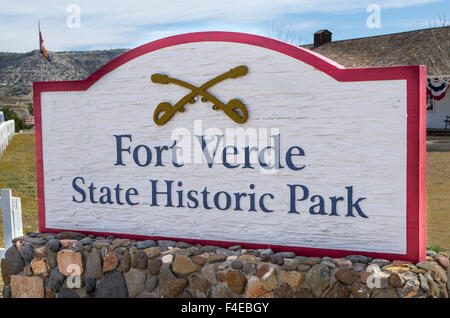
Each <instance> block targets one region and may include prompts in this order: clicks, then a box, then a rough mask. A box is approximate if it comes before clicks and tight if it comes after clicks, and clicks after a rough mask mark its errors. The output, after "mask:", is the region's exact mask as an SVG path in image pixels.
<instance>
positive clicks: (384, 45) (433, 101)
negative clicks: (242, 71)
mask: <svg viewBox="0 0 450 318" xmlns="http://www.w3.org/2000/svg"><path fill="white" fill-rule="evenodd" d="M303 47H304V48H307V49H310V50H312V51H314V52H317V53H319V54H321V55H323V56H326V57H328V58H330V59H332V60H334V61H336V62H337V63H339V64H341V65H342V66H344V67H346V68H362V67H380V66H398V65H426V66H427V88H428V89H427V128H428V130H429V131H432V130H442V129H448V130H450V121H449V120H450V93H448V94H446V93H447V88H448V87H449V86H450V27H449V26H447V27H438V28H428V29H423V30H416V31H409V32H402V33H395V34H387V35H380V36H372V37H366V38H358V39H351V40H343V41H332V33H331V32H330V31H328V30H320V31H317V32H316V33H315V34H314V43H313V44H309V45H304V46H303ZM447 116H448V117H447Z"/></svg>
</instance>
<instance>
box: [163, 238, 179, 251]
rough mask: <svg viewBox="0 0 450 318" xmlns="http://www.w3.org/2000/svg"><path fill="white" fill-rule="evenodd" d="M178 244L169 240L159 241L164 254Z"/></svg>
mask: <svg viewBox="0 0 450 318" xmlns="http://www.w3.org/2000/svg"><path fill="white" fill-rule="evenodd" d="M176 244H177V243H176V242H174V241H169V240H159V241H158V245H159V247H160V249H161V251H162V252H165V251H167V250H168V249H169V247H175V246H176Z"/></svg>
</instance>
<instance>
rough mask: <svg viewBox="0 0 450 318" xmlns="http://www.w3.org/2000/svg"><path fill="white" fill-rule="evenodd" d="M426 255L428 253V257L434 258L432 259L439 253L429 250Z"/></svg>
mask: <svg viewBox="0 0 450 318" xmlns="http://www.w3.org/2000/svg"><path fill="white" fill-rule="evenodd" d="M426 253H427V256H432V257H435V256H436V255H437V253H436V252H435V251H433V250H427V252H426Z"/></svg>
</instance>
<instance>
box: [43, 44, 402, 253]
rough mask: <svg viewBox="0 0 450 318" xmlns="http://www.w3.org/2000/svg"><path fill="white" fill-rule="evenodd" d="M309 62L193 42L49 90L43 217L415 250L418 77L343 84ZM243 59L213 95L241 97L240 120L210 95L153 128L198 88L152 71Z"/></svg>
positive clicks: (226, 237) (255, 239) (126, 229)
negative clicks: (412, 172)
mask: <svg viewBox="0 0 450 318" xmlns="http://www.w3.org/2000/svg"><path fill="white" fill-rule="evenodd" d="M280 45H281V44H280ZM283 45H286V46H288V45H287V44H283ZM298 50H301V49H298ZM301 54H309V53H308V52H305V51H304V50H302V53H301ZM311 54H312V53H311ZM314 59H319V58H318V57H317V56H312V60H313V62H311V60H310V59H303V60H301V59H299V58H296V57H293V56H290V55H287V54H285V53H284V52H282V50H275V49H270V48H267V47H262V46H257V45H252V44H249V43H236V42H233V41H213V40H209V41H201V42H195V41H186V43H180V44H177V45H166V46H163V47H160V48H158V49H155V50H150V51H148V52H146V53H145V52H144V53H139V54H136V56H135V57H134V56H133V58H130V59H129V60H127V61H126V62H125V63H121V64H120V65H119V66H117V67H114V68H112V67H111V66H110V67H109V68H110V69H108V70H105V71H104V74H101V75H102V76H98V77H99V78H98V79H96V81H95V82H93V84H92V83H89V87H87V88H86V89H82V90H80V89H73V90H72V89H71V84H70V82H64V83H63V84H62V85H63V87H65V88H64V89H54V90H52V89H49V90H42V91H41V92H40V101H39V102H40V112H41V114H40V124H41V125H40V127H41V136H39V138H41V143H42V144H41V147H42V158H41V159H42V176H41V182H42V183H41V192H40V193H41V195H42V197H41V201H40V204H41V206H40V208H41V211H40V212H42V213H43V215H41V218H40V221H41V222H45V224H41V226H42V227H43V228H45V229H59V230H62V229H67V230H77V231H87V232H100V233H115V234H132V235H138V236H150V237H169V238H179V239H193V240H200V241H219V242H224V243H227V242H240V243H244V244H245V243H252V244H260V245H265V246H267V245H275V246H291V247H303V248H320V249H327V250H347V251H359V252H375V253H388V254H401V255H405V254H407V111H408V110H407V80H406V78H405V79H386V80H381V79H380V80H374V81H372V80H359V81H358V80H342V79H340V78H338V79H336V77H338V76H333V70H334V69H333V68H338V66H335V65H334V64H330V66H329V68H330V69H331V71H329V72H325V71H323V70H321V69H319V68H318V67H317V65H314ZM322 61H324V60H322ZM323 63H328V61H324V62H323ZM241 65H244V66H245V67H246V68H247V69H248V72H247V74H245V75H244V76H240V77H236V78H228V79H225V80H223V81H221V82H219V83H217V84H215V85H214V86H212V87H210V88H208V89H207V90H206V91H207V92H208V93H210V94H211V95H212V96H214V97H215V98H217V99H218V100H219V101H221V102H223V103H224V104H226V103H227V102H228V101H230V100H233V99H238V100H240V101H241V102H242V104H243V105H245V109H246V110H247V111H248V119H247V120H246V121H245V123H236V122H235V121H233V120H232V119H231V118H230V117H229V116H228V115H227V114H226V113H225V112H224V111H222V110H220V109H219V110H213V106H214V103H215V102H214V100H212V99H211V98H207V99H205V98H204V100H202V96H201V94H199V95H197V96H195V98H194V101H193V102H194V103H192V104H191V103H187V104H186V105H184V112H180V111H178V112H175V113H174V114H173V117H171V118H170V120H168V121H167V123H165V124H164V125H157V124H155V121H154V113H155V109H156V107H157V106H158V105H159V104H160V103H163V102H168V103H170V104H171V105H175V104H176V103H177V102H178V101H179V100H181V99H182V98H183V97H184V96H185V95H186V94H189V93H190V92H191V89H188V88H185V87H181V86H180V85H176V84H172V83H170V84H167V85H164V84H161V83H157V82H152V80H151V76H152V74H163V75H168V76H170V77H172V78H176V79H179V80H182V81H185V82H187V83H190V84H193V85H195V87H200V86H201V85H202V84H204V83H206V82H208V81H209V80H210V79H212V78H214V77H216V76H218V75H220V74H223V73H225V72H227V71H229V70H230V69H233V68H235V67H238V66H241ZM106 68H108V65H107V66H106ZM334 71H335V72H337V71H338V70H334ZM330 74H331V75H330ZM237 129H240V130H237ZM233 133H234V134H236V136H238V137H237V138H233ZM180 135H182V137H180ZM243 136H246V138H243ZM203 142H204V143H205V145H206V147H204V148H202V145H203ZM267 146H269V148H265V147H267ZM175 148H176V149H175ZM211 158H212V159H211ZM42 210H43V211H42Z"/></svg>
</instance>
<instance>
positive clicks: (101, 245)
mask: <svg viewBox="0 0 450 318" xmlns="http://www.w3.org/2000/svg"><path fill="white" fill-rule="evenodd" d="M110 245H111V242H110V241H95V242H94V243H93V244H92V246H93V247H94V248H97V249H102V248H104V247H108V246H110ZM116 249H117V248H115V249H114V250H116Z"/></svg>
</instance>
